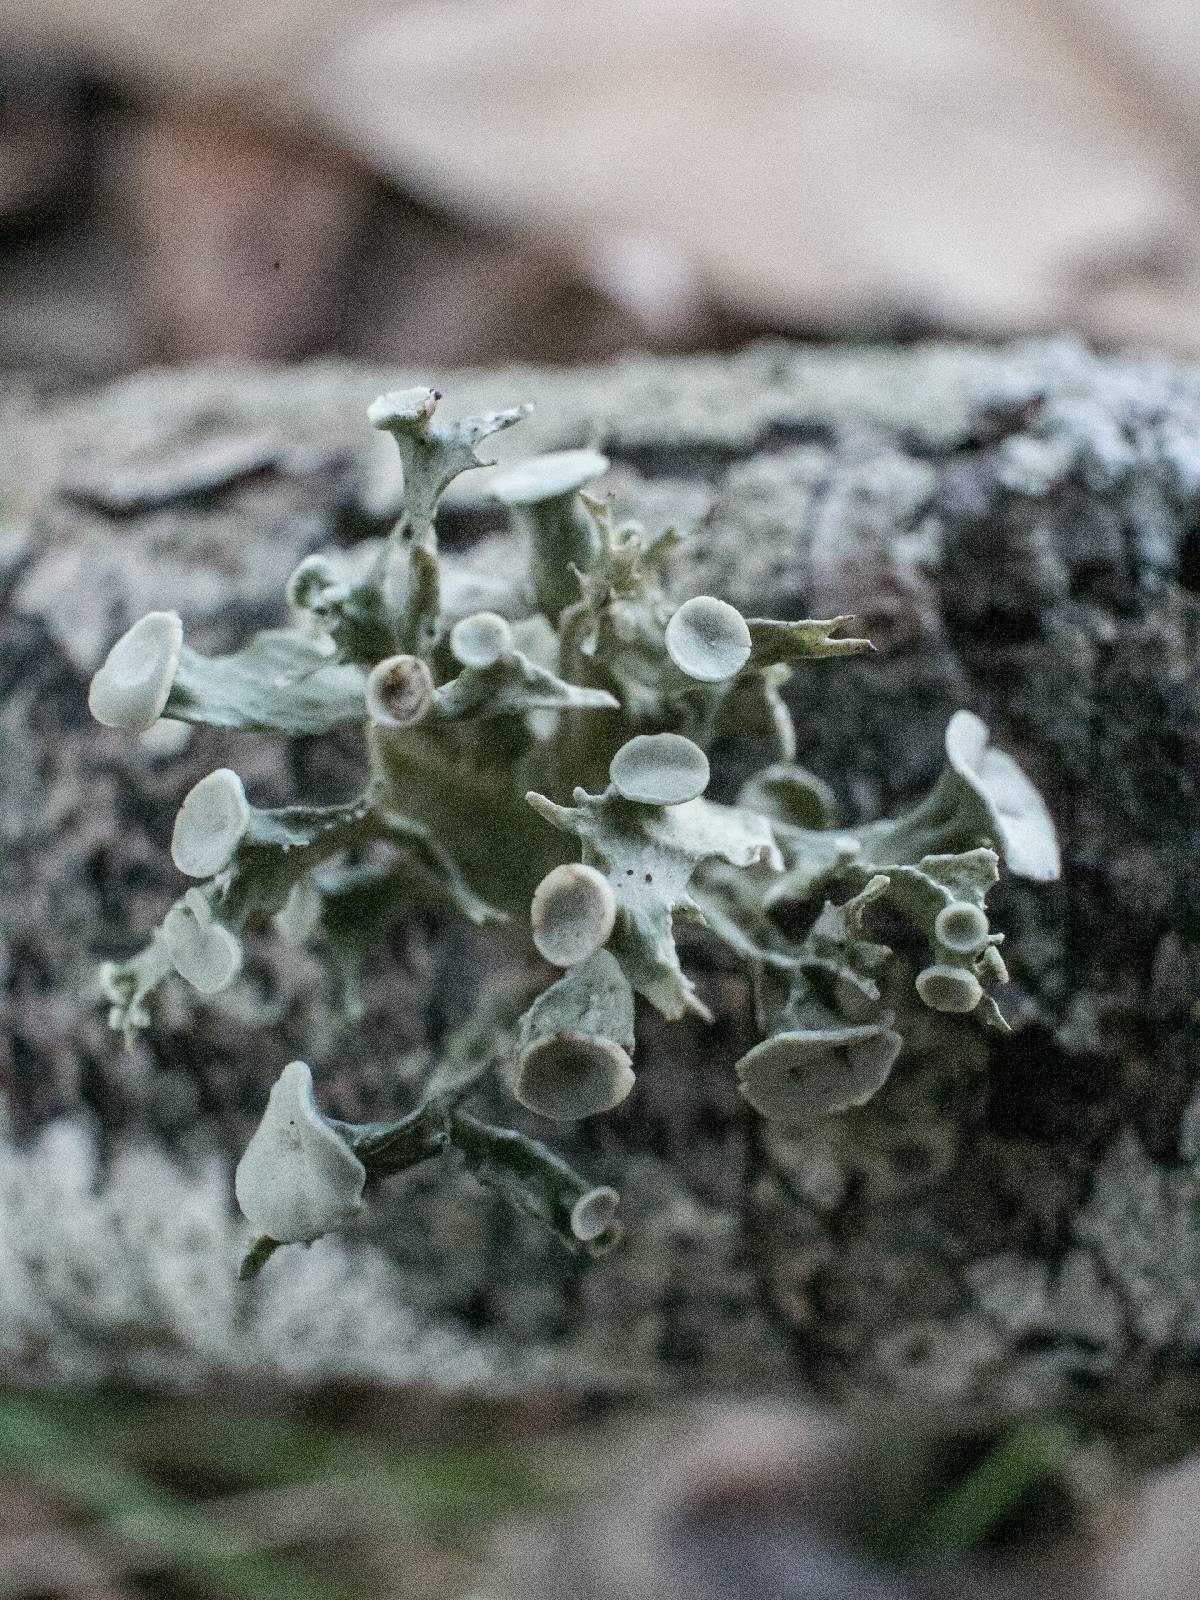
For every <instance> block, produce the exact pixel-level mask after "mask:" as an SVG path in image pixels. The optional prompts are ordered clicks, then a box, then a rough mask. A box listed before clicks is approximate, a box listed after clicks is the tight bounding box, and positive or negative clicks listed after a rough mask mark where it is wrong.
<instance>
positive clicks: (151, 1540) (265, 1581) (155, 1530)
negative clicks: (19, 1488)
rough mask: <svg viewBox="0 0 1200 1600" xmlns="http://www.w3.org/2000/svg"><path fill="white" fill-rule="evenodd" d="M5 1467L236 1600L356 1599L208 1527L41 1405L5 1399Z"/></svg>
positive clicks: (1, 1409) (1, 1456)
mask: <svg viewBox="0 0 1200 1600" xmlns="http://www.w3.org/2000/svg"><path fill="white" fill-rule="evenodd" d="M55 1409H58V1408H55ZM0 1465H3V1466H4V1467H5V1468H6V1469H7V1470H9V1471H11V1472H14V1473H18V1474H20V1475H21V1476H23V1477H24V1478H26V1479H27V1480H29V1481H31V1482H34V1483H37V1484H39V1485H40V1486H41V1487H42V1488H44V1489H47V1490H49V1491H51V1492H52V1493H54V1494H56V1495H60V1496H61V1497H62V1498H64V1499H66V1500H68V1501H70V1502H71V1504H73V1505H74V1506H76V1507H78V1508H80V1509H81V1510H84V1511H87V1512H89V1513H90V1514H91V1515H92V1516H94V1517H95V1518H97V1519H98V1520H100V1521H101V1522H102V1523H103V1524H104V1528H105V1531H106V1532H107V1533H108V1534H110V1535H114V1534H115V1536H116V1537H117V1538H118V1539H119V1540H120V1541H121V1542H122V1543H123V1544H125V1545H126V1546H127V1547H132V1548H135V1549H137V1550H139V1551H141V1552H144V1554H145V1556H146V1558H147V1560H148V1561H149V1562H152V1563H153V1564H154V1565H157V1566H164V1567H170V1568H172V1569H174V1570H175V1571H177V1572H179V1573H183V1574H186V1575H187V1576H189V1577H191V1578H194V1579H196V1580H198V1581H200V1582H201V1583H203V1584H204V1585H205V1586H206V1587H207V1588H208V1589H210V1590H212V1589H216V1590H217V1591H219V1592H220V1593H222V1594H224V1595H228V1596H231V1597H235V1600H243V1597H244V1600H349V1591H347V1590H346V1589H344V1588H342V1587H341V1586H339V1585H336V1584H333V1583H328V1582H325V1581H323V1580H321V1579H319V1578H316V1577H313V1576H311V1575H309V1574H308V1573H305V1572H304V1571H302V1570H301V1569H300V1568H299V1567H297V1566H295V1565H293V1564H292V1563H290V1562H287V1561H283V1560H280V1559H279V1558H277V1557H275V1556H267V1555H262V1554H259V1553H257V1552H255V1551H253V1550H251V1549H247V1548H246V1541H245V1540H244V1539H243V1538H240V1537H238V1536H237V1535H236V1534H233V1533H230V1532H229V1531H228V1530H226V1529H223V1528H219V1527H217V1526H215V1525H214V1524H213V1523H211V1522H209V1521H208V1520H206V1518H205V1517H204V1515H203V1513H202V1512H200V1511H196V1510H193V1509H192V1508H191V1507H188V1506H186V1505H183V1504H182V1503H181V1502H179V1501H177V1500H176V1499H174V1498H173V1497H172V1496H171V1495H169V1494H167V1493H165V1492H164V1491H162V1490H160V1489H158V1488H157V1487H156V1486H155V1485H154V1484H152V1483H150V1482H148V1481H147V1480H146V1479H145V1478H144V1477H142V1475H141V1474H140V1473H138V1472H137V1471H135V1470H134V1469H132V1468H130V1467H128V1466H126V1465H124V1464H123V1463H119V1462H116V1461H114V1460H113V1459H112V1458H111V1457H109V1456H107V1455H105V1454H104V1453H103V1451H101V1450H97V1449H96V1448H95V1447H94V1446H93V1445H92V1444H90V1443H89V1441H88V1439H87V1436H86V1429H85V1428H81V1429H77V1430H76V1429H72V1428H71V1426H70V1425H69V1423H65V1422H64V1421H63V1420H62V1419H61V1413H60V1415H59V1416H57V1417H56V1416H54V1415H52V1414H51V1408H50V1407H48V1406H43V1405H41V1404H39V1402H38V1400H36V1399H35V1398H33V1397H24V1396H13V1395H9V1396H5V1397H3V1398H0Z"/></svg>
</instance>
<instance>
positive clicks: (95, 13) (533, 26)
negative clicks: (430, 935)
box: [0, 0, 1200, 1600]
mask: <svg viewBox="0 0 1200 1600" xmlns="http://www.w3.org/2000/svg"><path fill="white" fill-rule="evenodd" d="M1063 331H1066V332H1071V333H1075V334H1077V335H1078V336H1080V337H1081V338H1083V339H1085V340H1087V341H1090V342H1091V343H1093V344H1095V345H1097V346H1099V347H1101V348H1115V347H1124V346H1138V347H1144V348H1150V349H1154V350H1158V351H1162V352H1165V353H1168V354H1175V355H1179V356H1185V357H1186V356H1195V355H1197V354H1200V19H1198V17H1197V13H1196V7H1195V0H392V3H388V0H257V3H253V0H252V3H242V4H233V3H224V4H218V3H215V0H0V372H3V373H4V374H18V373H20V374H24V375H30V376H32V377H33V378H34V379H35V380H36V381H37V382H39V383H42V384H46V385H49V386H52V387H53V386H60V385H61V386H72V385H86V384H88V383H92V382H96V381H101V380H104V379H107V378H110V377H113V376H116V375H120V374H123V373H127V372H130V371H132V370H134V369H136V368H138V367H141V366H144V365H146V364H148V363H157V362H170V363H174V362H184V361H195V360H210V359H243V358H247V359H269V360H293V359H301V358H305V357H310V356H319V355H330V354H332V355H338V356H345V357H349V358H359V359H363V360H366V361H369V362H372V363H381V364H387V363H395V364H396V365H397V366H402V367H404V368H406V369H409V370H411V369H413V368H414V367H417V368H419V367H423V366H425V367H428V369H429V370H430V371H431V372H439V373H440V372H444V371H445V370H446V369H447V368H450V367H453V366H456V365H463V364H471V365H483V364H493V363H496V362H499V361H507V360H522V361H531V362H539V363H555V364H572V363H578V362H582V361H591V360H597V359H606V358H610V357H613V356H615V355H619V354H620V353H622V352H624V351H628V350H644V349H651V350H656V351H689V350H697V349H723V348H733V347H736V346H739V345H741V344H742V343H744V342H745V341H746V340H748V339H750V338H753V337H756V336H759V335H764V334H776V335H778V334H782V335H787V336H793V337H799V338H805V339H813V340H869V339H877V338H889V339H913V338H917V337H924V336H928V335H937V334H948V335H954V336H964V337H970V338H977V339H986V340H999V339H1003V338H1007V337H1010V336H1014V335H1024V334H1031V333H1034V334H1036V333H1060V332H1063ZM589 1405H591V1403H584V1402H583V1401H581V1400H580V1399H579V1397H575V1398H572V1399H570V1400H566V1399H564V1398H563V1397H562V1396H555V1397H545V1398H544V1399H542V1400H533V1401H522V1402H521V1403H519V1404H518V1403H517V1402H510V1403H508V1404H504V1403H494V1404H490V1405H488V1406H486V1407H485V1406H482V1405H476V1406H467V1407H464V1406H461V1405H451V1404H450V1403H449V1402H446V1401H443V1400H437V1399H435V1398H433V1397H431V1396H429V1395H428V1394H424V1393H416V1392H411V1391H404V1392H401V1393H400V1394H399V1395H395V1394H393V1395H391V1396H389V1397H385V1396H383V1395H381V1394H379V1393H375V1392H370V1393H353V1394H351V1393H345V1392H338V1393H333V1394H330V1393H318V1394H311V1393H310V1394H303V1395H301V1394H296V1393H288V1394H283V1393H262V1392H258V1393H256V1394H255V1395H254V1396H253V1397H252V1399H251V1397H248V1396H245V1395H239V1396H235V1397H230V1396H228V1395H198V1396H190V1397H186V1398H185V1397H174V1398H168V1399H164V1398H162V1397H161V1396H157V1397H156V1396H150V1395H135V1394H102V1395H98V1394H95V1393H84V1392H80V1393H77V1394H71V1393H67V1394H57V1395H30V1394H19V1393H15V1392H10V1393H8V1394H6V1395H3V1396H0V1600H5V1597H13V1600H36V1597H43V1600H48V1597H59V1596H62V1597H80V1600H83V1597H86V1600H131V1597H137V1596H170V1597H176V1600H188V1597H192V1596H195V1597H207V1596H227V1595H228V1596H248V1597H249V1596H254V1597H260V1600H264V1597H265V1600H276V1597H278V1600H336V1597H338V1596H342V1597H351V1596H355V1595H362V1596H366V1595H380V1596H388V1597H396V1600H400V1597H421V1600H434V1597H441V1596H446V1597H451V1596H460V1597H463V1600H466V1597H467V1596H468V1595H470V1596H473V1597H476V1600H492V1597H495V1600H537V1597H538V1596H541V1595H543V1594H545V1595H549V1594H550V1593H554V1594H556V1595H560V1596H562V1597H563V1600H588V1597H591V1596H594V1597H596V1600H624V1597H626V1596H629V1597H632V1596H634V1595H638V1596H642V1597H645V1596H651V1597H653V1600H659V1597H661V1600H671V1597H673V1596H676V1595H680V1596H698V1595H703V1596H708V1597H721V1600H728V1597H733V1596H735V1595H744V1594H748V1593H751V1592H753V1593H754V1594H755V1595H756V1597H757V1596H760V1595H761V1596H763V1597H765V1600H771V1597H773V1596H775V1595H778V1596H780V1597H781V1600H801V1597H803V1600H835V1597H844V1600H849V1597H851V1596H854V1597H858V1600H872V1597H875V1600H903V1597H904V1596H916V1595H930V1596H934V1595H947V1596H948V1595H950V1594H954V1595H972V1594H975V1595H980V1596H985V1595H987V1596H995V1597H997V1600H1000V1597H1003V1596H1013V1597H1015V1596H1017V1595H1021V1596H1026V1595H1039V1594H1040V1595H1043V1596H1046V1597H1048V1600H1054V1597H1058V1600H1067V1597H1088V1596H1092V1597H1097V1600H1104V1597H1107V1600H1125V1597H1128V1600H1134V1597H1135V1596H1141V1595H1151V1594H1153V1595H1154V1596H1156V1597H1165V1600H1171V1597H1172V1596H1178V1597H1179V1600H1184V1597H1186V1596H1192V1597H1193V1600H1194V1596H1195V1595H1196V1594H1198V1593H1200V1576H1198V1574H1200V1554H1198V1552H1197V1550H1196V1548H1195V1539H1194V1537H1192V1536H1191V1535H1188V1536H1187V1537H1185V1534H1184V1530H1185V1529H1188V1528H1194V1527H1195V1526H1197V1525H1200V1518H1198V1517H1197V1516H1196V1512H1197V1510H1198V1509H1200V1482H1198V1479H1197V1469H1196V1468H1195V1467H1191V1468H1182V1469H1176V1470H1175V1472H1174V1473H1173V1474H1164V1475H1162V1476H1160V1477H1159V1478H1156V1479H1153V1480H1151V1481H1150V1482H1149V1484H1148V1485H1147V1486H1145V1487H1144V1488H1143V1489H1142V1490H1140V1491H1139V1493H1141V1494H1142V1496H1143V1500H1142V1502H1139V1503H1136V1504H1135V1505H1134V1507H1133V1509H1132V1510H1129V1509H1128V1508H1126V1510H1125V1511H1124V1512H1122V1513H1121V1514H1120V1516H1117V1515H1116V1514H1115V1513H1113V1512H1111V1510H1110V1509H1106V1508H1108V1507H1109V1505H1110V1502H1109V1499H1108V1496H1109V1493H1110V1491H1111V1490H1112V1488H1113V1483H1114V1479H1113V1477H1112V1470H1111V1464H1108V1463H1106V1462H1105V1461H1103V1460H1102V1459H1100V1458H1098V1457H1097V1456H1096V1454H1095V1453H1094V1451H1090V1450H1089V1449H1088V1448H1086V1447H1081V1446H1079V1445H1078V1443H1077V1442H1076V1441H1072V1440H1071V1439H1070V1438H1068V1437H1065V1436H1064V1435H1062V1434H1061V1433H1059V1432H1057V1431H1055V1430H1054V1429H1051V1430H1050V1431H1049V1432H1046V1431H1045V1430H1042V1431H1039V1430H1038V1429H1037V1428H1033V1429H1032V1430H1030V1429H1028V1428H1026V1429H1024V1430H1022V1429H1021V1428H1017V1429H1016V1430H1014V1432H1013V1433H1011V1434H1010V1435H1006V1436H1004V1437H1002V1438H1000V1439H998V1440H997V1439H995V1438H986V1439H985V1438H972V1437H970V1436H964V1437H962V1438H960V1439H957V1440H952V1441H949V1442H947V1441H942V1442H940V1443H939V1444H938V1445H937V1446H936V1447H934V1446H933V1445H932V1444H931V1445H929V1446H928V1448H926V1447H924V1446H920V1447H918V1446H912V1448H913V1450H914V1451H915V1452H916V1454H914V1455H913V1456H912V1457H911V1458H910V1459H908V1460H906V1461H905V1462H904V1463H902V1464H901V1465H902V1470H901V1471H899V1474H898V1473H897V1462H896V1458H895V1455H894V1452H892V1451H891V1447H890V1446H888V1445H887V1443H886V1441H880V1440H879V1439H878V1438H875V1437H872V1438H871V1439H870V1440H869V1441H868V1442H866V1443H863V1441H862V1436H861V1435H860V1433H859V1432H858V1431H857V1424H854V1423H852V1422H850V1421H845V1420H843V1421H842V1422H839V1423H838V1424H837V1425H836V1428H835V1429H834V1432H833V1433H831V1432H830V1431H829V1430H830V1429H831V1428H833V1426H834V1425H833V1424H831V1423H830V1422H829V1421H828V1419H819V1418H814V1417H807V1416H805V1417H790V1418H788V1417H783V1416H780V1415H779V1414H776V1415H775V1416H774V1418H773V1419H766V1420H764V1418H763V1417H762V1416H761V1415H757V1414H754V1413H747V1412H739V1413H731V1414H729V1415H727V1416H724V1417H723V1418H720V1419H718V1420H717V1421H715V1422H714V1421H712V1420H711V1419H710V1420H709V1421H706V1422H701V1423H699V1424H697V1423H696V1422H695V1421H694V1419H692V1420H683V1419H679V1418H676V1419H674V1420H670V1421H668V1422H662V1423H659V1424H656V1426H658V1427H659V1429H660V1431H659V1432H657V1433H653V1434H647V1433H646V1431H645V1429H646V1424H645V1422H644V1420H643V1419H639V1418H630V1417H627V1416H625V1417H622V1416H617V1417H615V1418H614V1416H612V1415H610V1414H609V1413H608V1411H605V1414H604V1416H603V1417H598V1416H597V1414H596V1412H595V1408H594V1405H591V1409H589ZM856 1450H857V1451H859V1452H860V1454H857V1455H856V1454H855V1451H856ZM835 1460H836V1461H839V1462H841V1463H842V1465H843V1467H844V1466H845V1464H846V1463H847V1462H851V1461H853V1462H854V1463H856V1466H855V1471H857V1472H858V1476H857V1477H855V1478H852V1479H849V1480H848V1479H844V1478H843V1479H836V1483H837V1484H839V1485H840V1486H841V1492H842V1499H841V1500H840V1501H838V1502H837V1504H836V1506H835V1505H832V1504H831V1501H830V1495H829V1492H828V1490H829V1485H830V1483H831V1482H835V1478H831V1476H830V1473H831V1463H832V1462H833V1461H835ZM668 1461H669V1462H673V1463H675V1466H674V1468H673V1471H674V1477H672V1478H671V1480H670V1482H669V1483H667V1484H666V1486H665V1487H664V1484H663V1483H662V1482H661V1481H660V1474H659V1473H658V1471H657V1467H658V1464H659V1463H661V1462H668ZM860 1469H861V1470H860ZM1189 1474H1190V1475H1189ZM897 1483H903V1484H904V1485H906V1493H905V1495H901V1496H900V1497H899V1498H897V1494H896V1485H897ZM818 1491H820V1492H818ZM564 1505H566V1506H572V1505H573V1506H575V1507H576V1508H579V1507H581V1506H582V1507H584V1508H586V1511H587V1515H586V1516H584V1517H583V1519H582V1520H580V1518H579V1516H578V1514H577V1515H576V1516H575V1519H574V1520H573V1521H572V1520H571V1517H570V1516H569V1515H567V1514H566V1513H565V1512H563V1511H562V1509H561V1507H562V1506H564ZM851 1505H852V1506H853V1507H854V1508H855V1515H854V1516H853V1517H848V1516H847V1514H846V1513H847V1506H851ZM514 1513H521V1514H522V1515H523V1516H525V1517H526V1518H529V1517H533V1518H534V1519H535V1520H533V1521H531V1522H530V1521H527V1522H526V1524H525V1532H524V1533H512V1534H509V1533H503V1534H502V1533H499V1532H497V1531H496V1530H497V1529H498V1528H499V1527H500V1526H501V1525H502V1524H505V1525H506V1523H507V1519H508V1518H509V1517H510V1516H511V1515H513V1514H514ZM563 1516H566V1521H563V1520H561V1519H562V1517H563ZM556 1518H557V1519H559V1520H556ZM1114 1518H1115V1520H1114ZM1122 1518H1124V1520H1122ZM1049 1549H1053V1552H1054V1553H1053V1555H1047V1554H1046V1552H1047V1550H1049ZM747 1584H749V1585H750V1587H749V1588H747Z"/></svg>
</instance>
